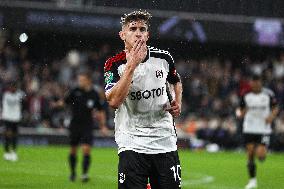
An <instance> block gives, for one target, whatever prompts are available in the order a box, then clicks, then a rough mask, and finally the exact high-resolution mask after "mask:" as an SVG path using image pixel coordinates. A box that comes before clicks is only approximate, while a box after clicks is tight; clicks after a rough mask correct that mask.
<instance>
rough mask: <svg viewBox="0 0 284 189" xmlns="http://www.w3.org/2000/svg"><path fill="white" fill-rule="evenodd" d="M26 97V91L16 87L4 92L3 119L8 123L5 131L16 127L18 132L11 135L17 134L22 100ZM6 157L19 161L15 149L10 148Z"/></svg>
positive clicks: (20, 118) (6, 158)
mask: <svg viewBox="0 0 284 189" xmlns="http://www.w3.org/2000/svg"><path fill="white" fill-rule="evenodd" d="M24 97H25V93H24V92H23V91H21V90H19V89H15V91H11V90H7V91H5V92H4V94H3V97H2V120H3V121H4V124H5V125H6V131H5V132H8V130H10V131H12V130H13V129H15V131H14V132H16V133H12V134H11V135H17V129H18V128H17V127H18V124H19V122H20V121H21V120H22V101H23V99H24ZM12 127H13V128H12ZM12 132H13V131H12ZM14 137H17V136H14ZM15 140H16V139H15ZM15 142H16V141H15ZM4 159H5V160H10V161H17V160H18V156H17V154H16V152H15V149H13V150H10V151H9V152H5V153H4Z"/></svg>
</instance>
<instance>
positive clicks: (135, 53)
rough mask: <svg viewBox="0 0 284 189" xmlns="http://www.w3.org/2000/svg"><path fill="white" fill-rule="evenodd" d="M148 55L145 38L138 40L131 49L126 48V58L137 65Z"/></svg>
mask: <svg viewBox="0 0 284 189" xmlns="http://www.w3.org/2000/svg"><path fill="white" fill-rule="evenodd" d="M146 55H147V46H146V42H145V41H144V40H141V39H139V40H137V41H136V42H135V44H134V46H133V47H132V49H131V50H130V51H128V50H126V60H127V62H128V63H129V64H131V65H133V66H134V67H137V66H138V65H139V64H140V63H141V62H142V61H143V60H144V59H145V57H146Z"/></svg>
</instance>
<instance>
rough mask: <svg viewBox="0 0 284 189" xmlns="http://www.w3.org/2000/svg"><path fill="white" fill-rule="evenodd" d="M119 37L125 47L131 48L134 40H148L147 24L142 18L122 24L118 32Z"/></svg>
mask: <svg viewBox="0 0 284 189" xmlns="http://www.w3.org/2000/svg"><path fill="white" fill-rule="evenodd" d="M119 35H120V38H121V39H122V40H123V41H124V43H125V47H126V48H127V49H131V48H132V47H133V45H134V44H135V42H136V41H137V40H139V39H141V40H143V41H145V42H146V41H148V39H149V32H148V26H147V24H146V23H145V21H143V20H138V21H132V22H130V23H129V24H127V25H125V26H123V28H122V31H121V32H120V33H119Z"/></svg>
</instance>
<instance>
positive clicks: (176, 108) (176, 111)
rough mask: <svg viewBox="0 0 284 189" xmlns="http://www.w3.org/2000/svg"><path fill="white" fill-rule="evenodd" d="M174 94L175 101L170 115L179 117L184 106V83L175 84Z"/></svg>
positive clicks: (172, 103)
mask: <svg viewBox="0 0 284 189" xmlns="http://www.w3.org/2000/svg"><path fill="white" fill-rule="evenodd" d="M174 93H175V99H174V100H173V101H172V102H171V110H170V113H171V114H172V115H173V116H174V117H178V116H179V115H180V113H181V105H182V83H181V82H177V83H176V84H174Z"/></svg>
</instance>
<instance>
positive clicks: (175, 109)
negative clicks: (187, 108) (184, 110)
mask: <svg viewBox="0 0 284 189" xmlns="http://www.w3.org/2000/svg"><path fill="white" fill-rule="evenodd" d="M166 111H168V112H170V114H172V116H173V117H178V116H179V115H180V112H181V106H180V104H179V103H177V101H175V100H173V101H172V102H171V107H170V108H166Z"/></svg>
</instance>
